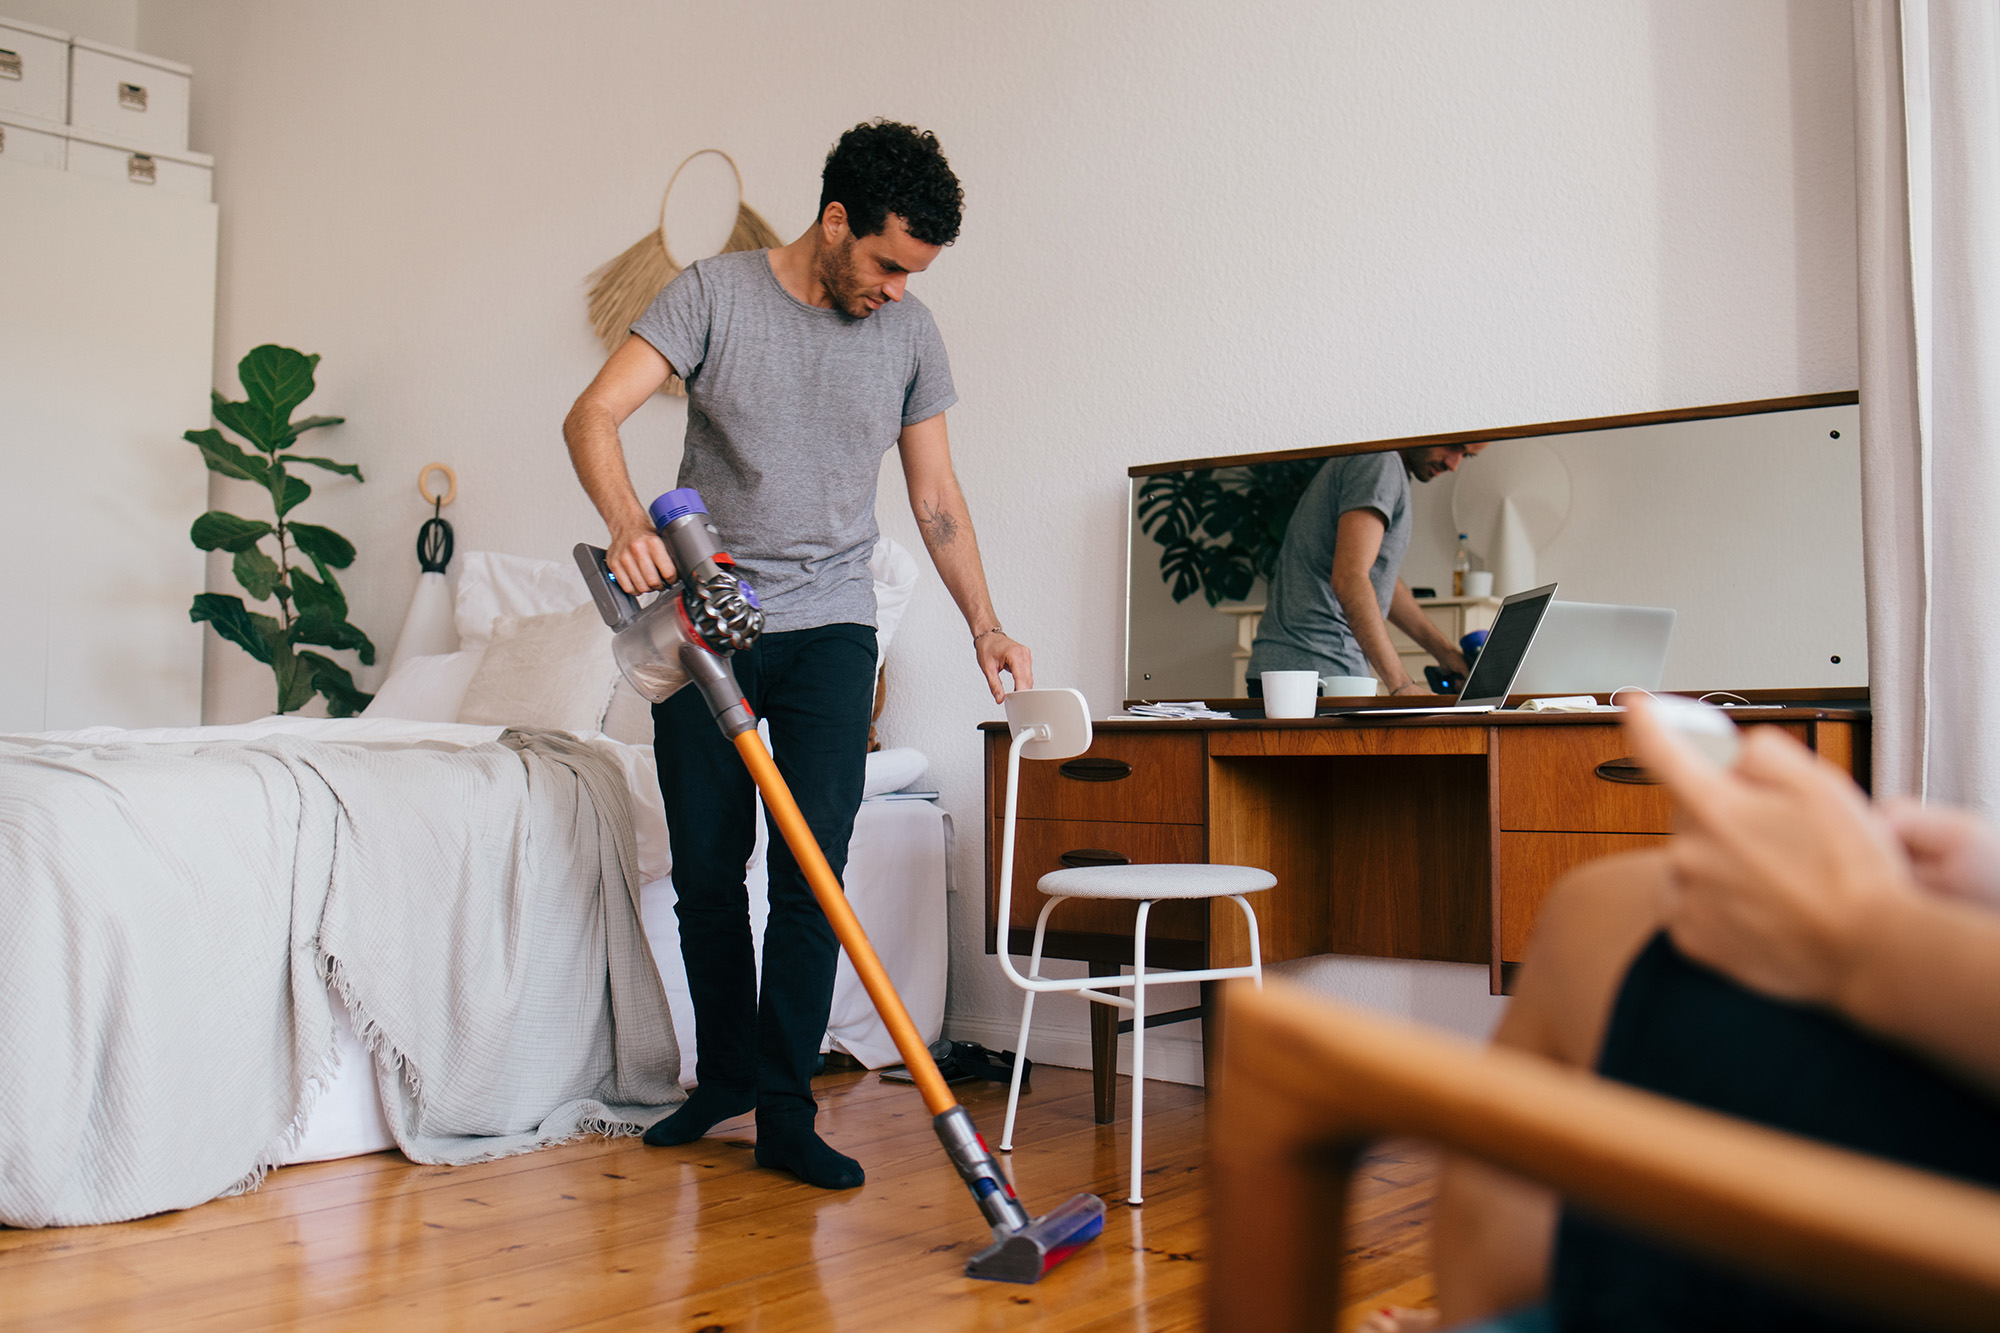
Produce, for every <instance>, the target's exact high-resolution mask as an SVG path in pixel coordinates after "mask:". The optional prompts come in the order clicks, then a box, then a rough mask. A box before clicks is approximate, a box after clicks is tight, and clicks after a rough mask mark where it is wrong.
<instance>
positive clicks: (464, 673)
mask: <svg viewBox="0 0 2000 1333" xmlns="http://www.w3.org/2000/svg"><path fill="white" fill-rule="evenodd" d="M485 655H486V654H485V653H484V652H482V651H481V650H479V649H477V648H475V649H471V650H470V651H467V652H458V653H437V654H433V655H430V656H426V657H410V658H405V659H404V660H403V662H402V663H401V664H400V665H399V666H397V668H396V669H395V670H394V671H391V672H390V673H389V678H388V679H387V680H385V681H383V682H382V685H381V688H379V689H377V690H376V691H375V698H374V700H373V701H372V702H371V703H370V704H369V705H368V706H367V707H366V708H364V709H362V710H361V716H363V717H401V718H408V719H409V720H410V721H412V722H456V721H458V713H459V709H460V708H461V707H463V706H464V703H465V687H466V686H467V685H469V684H471V683H472V673H473V672H475V671H477V670H478V669H479V659H480V658H482V657H484V656H485Z"/></svg>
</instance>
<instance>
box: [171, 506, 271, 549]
mask: <svg viewBox="0 0 2000 1333" xmlns="http://www.w3.org/2000/svg"><path fill="white" fill-rule="evenodd" d="M274 531H276V529H275V528H273V527H272V526H271V525H270V524H269V523H263V522H259V521H257V520H255V519H248V518H238V517H237V516H236V515H234V514H228V513H224V512H223V511H222V510H220V509H211V510H209V511H208V512H207V513H206V514H203V515H202V516H201V517H200V518H198V519H196V520H195V521H194V526H192V527H190V528H189V529H188V537H189V538H190V539H191V540H192V541H193V542H194V544H195V545H196V546H199V547H200V548H201V549H202V550H204V551H245V550H248V549H249V548H251V547H252V546H255V545H256V544H257V542H258V540H259V539H260V538H263V537H268V536H270V535H271V533H273V532H274Z"/></svg>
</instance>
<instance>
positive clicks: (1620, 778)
mask: <svg viewBox="0 0 2000 1333" xmlns="http://www.w3.org/2000/svg"><path fill="white" fill-rule="evenodd" d="M1597 776H1598V777H1600V778H1603V779H1604V780H1605V781H1606V782H1623V783H1627V784H1629V785H1631V786H1634V787H1657V786H1658V785H1659V784H1660V780H1659V779H1658V778H1656V777H1654V776H1653V775H1652V774H1651V773H1648V772H1647V771H1646V766H1645V765H1644V764H1641V763H1640V762H1639V761H1638V760H1637V759H1633V758H1631V757H1629V756H1628V757H1626V758H1624V759H1607V760H1605V761H1604V762H1603V763H1601V764H1599V765H1598V766H1597Z"/></svg>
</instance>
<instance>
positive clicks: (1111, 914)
mask: <svg viewBox="0 0 2000 1333" xmlns="http://www.w3.org/2000/svg"><path fill="white" fill-rule="evenodd" d="M1004 827H1005V825H1004V824H1003V823H1002V822H1001V821H1000V820H997V819H996V820H994V821H993V827H992V830H991V832H992V837H993V842H992V844H991V845H992V847H993V849H994V854H993V867H994V872H993V873H994V876H995V878H994V881H993V883H991V884H989V885H988V886H987V893H988V895H989V898H988V906H987V918H988V919H989V920H991V919H992V917H993V915H994V914H995V913H996V912H998V910H999V906H1000V882H999V878H998V876H999V868H1000V848H1001V842H1000V835H1001V832H1002V830H1003V829H1004ZM1202 844H1203V829H1202V827H1201V825H1199V824H1126V823H1119V822H1115V821H1090V820H1077V819H1023V820H1020V821H1019V822H1018V823H1017V824H1016V825H1015V849H1014V912H1013V918H1014V919H1013V921H1012V922H1011V923H1010V924H1011V925H1012V926H1013V928H1014V929H1016V930H1027V931H1032V930H1033V929H1034V928H1035V918H1036V917H1037V916H1038V915H1040V914H1041V910H1042V907H1043V905H1044V904H1046V903H1047V902H1048V899H1047V898H1046V897H1044V896H1043V895H1042V893H1041V892H1040V891H1039V890H1037V889H1036V888H1035V885H1036V883H1037V882H1038V881H1039V880H1040V879H1041V877H1042V876H1043V875H1046V874H1049V873H1050V872H1051V871H1055V870H1061V869H1062V868H1063V867H1064V865H1065V864H1068V863H1066V862H1064V860H1063V859H1062V858H1063V857H1064V856H1065V855H1066V854H1070V853H1081V854H1082V855H1077V856H1072V857H1071V862H1073V863H1075V864H1085V865H1088V864H1110V863H1112V862H1111V861H1110V858H1111V857H1123V858H1124V859H1125V860H1127V861H1129V862H1131V863H1132V864H1134V865H1174V864H1187V863H1195V864H1199V863H1202V862H1205V861H1206V860H1207V859H1208V857H1207V855H1206V854H1205V852H1204V850H1203V845H1202ZM1138 910H1139V909H1138V905H1137V904H1135V903H1129V902H1098V901H1083V900H1072V901H1071V902H1068V903H1066V904H1064V905H1063V906H1061V907H1058V908H1057V909H1056V912H1055V915H1054V916H1053V917H1051V918H1050V920H1049V929H1050V930H1052V931H1056V930H1060V931H1065V932H1070V933H1086V934H1110V935H1122V936H1124V937H1125V939H1126V941H1127V942H1128V944H1129V942H1130V940H1131V938H1132V926H1133V922H1134V921H1135V920H1136V918H1137V916H1138ZM1146 934H1147V936H1148V937H1149V938H1164V939H1176V940H1203V939H1207V938H1208V903H1207V902H1206V901H1201V902H1177V903H1156V904H1154V906H1153V911H1152V915H1151V916H1150V917H1149V918H1148V919H1147V930H1146Z"/></svg>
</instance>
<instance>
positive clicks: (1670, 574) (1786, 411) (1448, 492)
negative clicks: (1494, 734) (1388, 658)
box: [1125, 391, 1868, 700]
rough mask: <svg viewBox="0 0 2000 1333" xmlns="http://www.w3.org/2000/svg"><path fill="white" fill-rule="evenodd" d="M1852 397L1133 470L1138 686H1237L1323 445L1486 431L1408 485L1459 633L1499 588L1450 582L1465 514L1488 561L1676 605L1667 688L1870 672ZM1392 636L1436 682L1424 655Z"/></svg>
mask: <svg viewBox="0 0 2000 1333" xmlns="http://www.w3.org/2000/svg"><path fill="white" fill-rule="evenodd" d="M1858 401H1859V396H1858V395H1857V394H1856V393H1854V392H1851V391H1850V392H1845V393H1833V394H1817V395H1811V396H1807V397H1800V398H1787V399H1770V400H1764V401H1760V402H1750V403H1731V404H1723V405H1718V406H1712V407H1697V408H1687V409H1681V410H1677V411H1670V412H1657V413H1645V414H1637V415H1633V416H1625V417H1601V418H1595V419H1591V420H1586V421H1572V422H1556V423H1547V424H1542V425H1535V426H1513V427H1505V428H1501V429H1498V430H1494V431H1489V432H1476V431H1471V432H1458V433H1454V434H1451V435H1440V436H1420V437H1412V438H1408V439H1398V440H1377V441H1371V442H1367V443H1362V444H1352V445H1340V446H1334V447H1329V448H1325V449H1320V450H1294V451H1288V452H1284V453H1267V454H1250V455H1236V456H1232V457H1221V458H1208V459H1186V460H1181V461H1178V462H1171V463H1160V464H1151V465H1144V466H1140V467H1135V468H1132V469H1131V470H1130V475H1131V500H1130V505H1129V508H1128V511H1127V522H1128V526H1129V533H1128V538H1129V540H1128V543H1127V561H1126V601H1125V609H1126V615H1125V694H1126V697H1127V698H1129V699H1135V700H1137V699H1151V700H1162V699H1224V698H1241V697H1243V695H1244V692H1245V690H1244V676H1243V670H1244V664H1245V662H1246V660H1247V659H1248V656H1249V645H1250V642H1251V638H1252V636H1253V635H1254V634H1255V629H1256V624H1257V620H1258V617H1259V615H1260V613H1261V610H1262V607H1263V602H1264V596H1265V591H1266V583H1265V577H1264V575H1265V572H1267V571H1268V569H1269V568H1270V560H1271V559H1272V558H1274V557H1275V554H1276V551H1277V549H1278V547H1279V545H1281V544H1282V542H1283V540H1284V532H1285V525H1286V523H1287V522H1288V521H1289V518H1290V514H1291V509H1292V507H1293V506H1294V505H1295V504H1296V503H1297V499H1298V495H1299V492H1300V491H1301V490H1303V489H1304V487H1305V485H1306V483H1307V482H1309V481H1310V480H1311V479H1312V477H1313V476H1314V475H1315V473H1316V472H1317V471H1318V469H1319V468H1320V467H1322V466H1323V465H1324V464H1325V461H1326V459H1327V458H1329V457H1332V456H1334V455H1338V454H1349V453H1362V452H1376V451H1382V450H1389V449H1400V448H1407V447H1412V446H1422V445H1429V444H1450V443H1468V442H1473V441H1486V442H1487V444H1486V447H1485V449H1484V450H1483V452H1481V453H1480V454H1479V455H1477V456H1476V457H1469V458H1467V459H1466V460H1465V461H1464V462H1463V464H1462V465H1461V466H1460V469H1459V471H1458V472H1457V473H1456V474H1452V473H1446V474H1444V475H1442V476H1439V477H1437V478H1435V479H1434V480H1432V481H1430V482H1427V483H1422V484H1419V483H1418V482H1416V481H1415V480H1414V479H1412V483H1411V512H1412V520H1413V521H1412V529H1411V537H1410V545H1409V549H1408V551H1407V553H1406V554H1405V556H1404V560H1403V568H1402V574H1403V579H1404V581H1405V582H1407V583H1408V584H1409V585H1410V586H1411V588H1412V589H1415V590H1419V591H1421V590H1423V589H1430V590H1432V591H1433V592H1435V593H1436V594H1438V595H1437V596H1435V597H1432V598H1430V599H1423V600H1425V611H1426V614H1427V615H1429V616H1430V617H1431V618H1432V619H1433V620H1435V621H1437V622H1438V623H1439V624H1440V625H1441V626H1443V627H1445V628H1446V630H1447V632H1450V633H1454V635H1455V633H1456V631H1458V630H1462V629H1466V628H1476V627H1478V626H1480V625H1482V624H1484V623H1486V622H1487V621H1488V620H1490V615H1491V608H1492V607H1493V606H1495V605H1497V599H1496V598H1485V599H1479V598H1472V599H1468V598H1461V597H1454V596H1452V562H1453V557H1454V555H1455V553H1456V550H1457V547H1458V534H1459V533H1460V532H1467V533H1468V534H1469V536H1468V543H1467V544H1468V546H1469V548H1470V549H1471V551H1472V554H1473V568H1474V569H1475V570H1478V569H1485V570H1489V571H1492V570H1496V566H1497V567H1499V570H1498V572H1501V573H1502V574H1503V575H1505V574H1512V575H1514V576H1516V577H1517V578H1519V577H1522V576H1525V577H1526V578H1528V579H1529V580H1530V582H1529V583H1523V584H1521V586H1522V587H1526V586H1530V584H1531V583H1533V582H1540V583H1549V582H1554V583H1559V584H1560V591H1559V592H1558V594H1557V595H1558V597H1560V598H1561V599H1562V600H1564V601H1574V602H1598V603H1613V604H1622V605H1637V606H1659V607H1671V608H1673V610H1674V611H1675V612H1677V613H1678V615H1677V620H1676V622H1675V626H1674V632H1673V638H1672V645H1671V648H1670V650H1669V652H1668V656H1667V663H1666V669H1665V673H1664V675H1663V677H1662V679H1661V682H1660V684H1661V686H1662V688H1665V689H1670V690H1688V689H1696V690H1747V689H1757V690H1798V689H1827V688H1855V687H1865V686H1866V685H1867V683H1868V654H1867V621H1866V611H1865V606H1864V601H1863V593H1862V566H1861V469H1860V440H1859V419H1860V411H1859V408H1858V407H1857V406H1856V404H1857V402H1858ZM1330 572H1331V571H1329V573H1330ZM1515 590H1517V589H1513V588H1508V587H1504V586H1502V587H1496V588H1495V589H1494V592H1495V593H1496V594H1501V593H1504V592H1507V591H1515ZM1393 637H1395V638H1396V639H1397V640H1398V646H1399V648H1400V649H1403V650H1406V651H1405V658H1404V660H1405V665H1406V666H1408V667H1409V668H1410V671H1411V675H1412V676H1413V677H1414V678H1416V679H1417V680H1419V681H1421V680H1422V679H1423V673H1422V669H1421V666H1422V663H1423V662H1426V661H1428V660H1429V659H1428V657H1427V656H1425V655H1423V654H1421V653H1418V652H1416V651H1415V646H1414V644H1411V643H1409V642H1408V641H1407V640H1405V639H1404V638H1403V637H1402V636H1401V635H1400V633H1397V634H1394V635H1393ZM1531 660H1532V659H1531ZM1630 683H1633V682H1629V681H1606V682H1604V683H1603V685H1602V686H1601V687H1600V688H1601V689H1604V690H1609V689H1615V688H1616V687H1618V686H1619V685H1621V684H1630Z"/></svg>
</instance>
